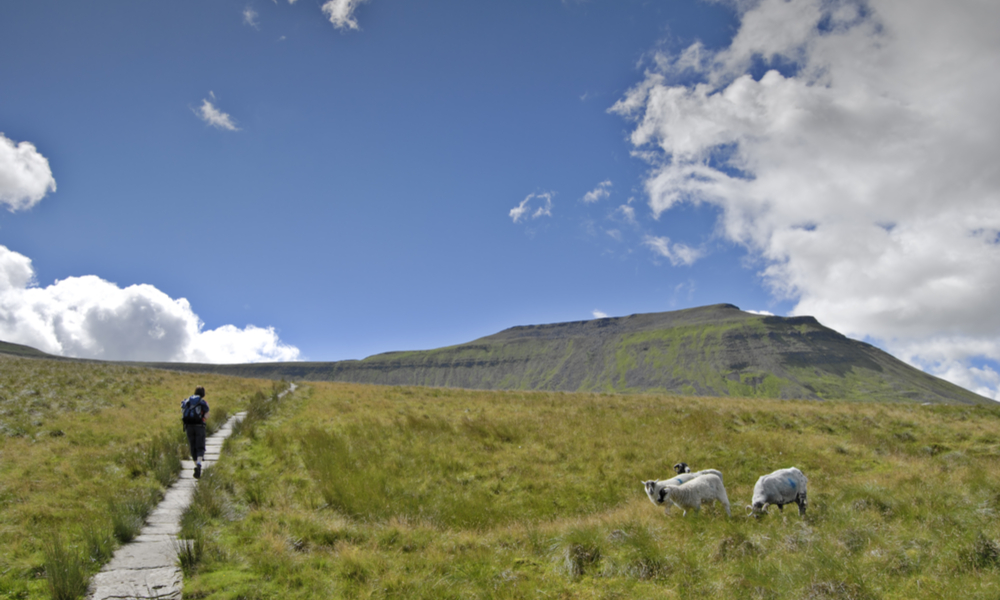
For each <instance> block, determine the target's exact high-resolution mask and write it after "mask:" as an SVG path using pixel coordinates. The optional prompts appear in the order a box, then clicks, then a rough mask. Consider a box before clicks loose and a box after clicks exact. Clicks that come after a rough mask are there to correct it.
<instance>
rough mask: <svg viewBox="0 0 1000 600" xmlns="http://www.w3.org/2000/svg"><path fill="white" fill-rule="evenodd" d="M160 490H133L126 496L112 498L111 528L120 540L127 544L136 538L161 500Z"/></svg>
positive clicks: (109, 510) (110, 505)
mask: <svg viewBox="0 0 1000 600" xmlns="http://www.w3.org/2000/svg"><path fill="white" fill-rule="evenodd" d="M159 497H160V493H159V490H154V489H149V490H144V491H143V490H140V491H137V492H133V493H132V494H129V495H127V496H125V497H124V498H120V499H114V500H111V502H110V503H109V507H108V513H109V514H110V515H111V530H112V532H113V534H114V536H115V539H117V540H118V541H119V542H121V543H123V544H126V543H128V542H131V541H132V540H134V539H135V538H136V537H137V536H138V535H139V532H141V531H142V525H143V523H144V522H145V520H146V515H148V514H149V513H150V511H152V509H153V507H155V506H156V503H157V501H158V500H159Z"/></svg>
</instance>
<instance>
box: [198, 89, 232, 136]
mask: <svg viewBox="0 0 1000 600" xmlns="http://www.w3.org/2000/svg"><path fill="white" fill-rule="evenodd" d="M208 95H209V96H210V97H211V98H212V100H215V93H214V92H209V93H208ZM195 114H196V115H198V116H199V117H201V120H202V121H204V122H205V123H208V124H209V125H211V126H212V127H215V128H217V129H225V130H227V131H239V130H240V128H239V127H237V126H236V121H235V120H233V118H232V117H230V116H229V115H228V114H226V113H224V112H222V111H221V110H219V109H218V108H216V107H215V105H214V104H213V103H212V102H211V101H210V100H208V99H207V98H206V99H204V100H202V101H201V107H200V108H198V109H197V110H196V111H195Z"/></svg>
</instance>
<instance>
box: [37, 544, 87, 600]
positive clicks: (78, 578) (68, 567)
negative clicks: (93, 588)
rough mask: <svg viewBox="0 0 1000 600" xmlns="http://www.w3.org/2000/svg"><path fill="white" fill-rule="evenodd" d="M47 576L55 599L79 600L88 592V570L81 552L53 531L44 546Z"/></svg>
mask: <svg viewBox="0 0 1000 600" xmlns="http://www.w3.org/2000/svg"><path fill="white" fill-rule="evenodd" d="M44 554H45V578H46V580H47V581H48V584H49V591H50V592H51V594H52V599H53V600H77V599H78V598H82V597H83V595H84V594H86V593H87V580H88V577H87V570H86V567H85V566H84V562H83V559H82V558H81V556H80V554H79V552H77V551H76V550H75V549H74V548H72V547H70V546H68V545H66V543H65V542H64V541H63V539H62V535H60V534H59V533H58V532H53V533H52V534H51V535H50V537H49V539H48V540H47V541H46V543H45V546H44Z"/></svg>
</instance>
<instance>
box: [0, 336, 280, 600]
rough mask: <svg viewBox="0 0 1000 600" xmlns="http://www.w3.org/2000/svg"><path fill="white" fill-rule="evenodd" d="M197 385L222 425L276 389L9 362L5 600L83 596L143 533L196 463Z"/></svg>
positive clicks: (0, 473)
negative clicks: (188, 434) (167, 491)
mask: <svg viewBox="0 0 1000 600" xmlns="http://www.w3.org/2000/svg"><path fill="white" fill-rule="evenodd" d="M196 385H204V386H206V388H207V389H208V392H209V394H208V400H209V402H210V404H211V406H212V411H211V413H210V417H212V419H211V423H210V427H212V426H214V425H217V424H218V423H220V422H222V421H223V420H224V417H225V415H226V413H227V412H232V411H234V410H236V409H238V408H241V407H243V406H245V405H246V403H247V399H248V398H249V397H250V396H252V395H253V393H254V392H256V391H258V390H270V388H271V385H272V384H271V382H268V381H259V380H241V379H233V378H227V377H220V376H206V375H190V374H178V373H170V372H166V371H157V370H153V369H145V368H138V367H129V366H119V365H114V364H105V363H81V362H73V361H56V360H45V359H34V358H23V357H13V356H9V355H0V599H7V598H50V597H73V595H74V594H76V593H77V592H78V591H79V586H78V585H77V582H78V580H79V579H80V577H81V576H82V577H83V581H84V583H85V582H86V579H87V578H88V577H89V576H90V575H91V574H92V573H94V572H95V571H96V570H97V569H99V568H100V566H101V565H102V564H104V563H105V562H107V560H108V559H110V557H111V554H112V553H113V552H114V549H115V547H117V546H118V545H119V544H120V543H121V541H124V540H127V539H131V538H133V537H134V536H135V535H136V534H137V533H138V528H139V527H141V525H142V522H143V518H144V517H145V515H146V514H147V513H148V511H149V510H150V509H151V508H152V507H153V506H154V505H155V503H156V502H157V501H158V500H159V498H160V497H161V495H162V492H163V490H164V487H165V486H166V485H168V484H169V483H171V482H172V481H173V480H174V478H175V476H176V473H177V472H178V470H179V469H180V459H181V458H182V457H186V450H185V446H186V442H185V438H184V434H183V430H182V427H181V425H180V401H181V400H182V399H183V398H185V397H187V396H188V395H190V394H191V392H192V391H193V390H194V388H195V386H196ZM81 574H82V575H81ZM50 586H52V587H51V589H50ZM56 587H58V590H57V589H56ZM60 590H61V591H60ZM74 590H76V591H74Z"/></svg>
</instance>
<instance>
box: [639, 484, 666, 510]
mask: <svg viewBox="0 0 1000 600" xmlns="http://www.w3.org/2000/svg"><path fill="white" fill-rule="evenodd" d="M642 485H643V486H644V487H645V488H646V495H647V496H649V501H650V502H652V503H653V504H656V505H660V504H663V494H662V493H658V491H657V489H656V481H655V480H649V481H643V482H642ZM659 491H660V492H662V491H663V490H662V488H661V489H660V490H659Z"/></svg>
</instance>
